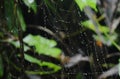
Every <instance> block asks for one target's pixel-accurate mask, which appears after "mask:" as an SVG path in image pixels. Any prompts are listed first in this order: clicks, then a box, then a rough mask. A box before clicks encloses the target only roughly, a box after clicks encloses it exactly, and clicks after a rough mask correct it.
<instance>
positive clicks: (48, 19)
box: [41, 2, 117, 79]
mask: <svg viewBox="0 0 120 79" xmlns="http://www.w3.org/2000/svg"><path fill="white" fill-rule="evenodd" d="M61 3H62V2H61ZM61 7H63V6H59V12H60V13H61V15H60V16H62V17H57V16H58V15H57V14H56V13H54V14H53V13H52V12H51V11H50V10H49V8H48V7H47V6H45V5H44V6H43V7H41V9H42V11H43V16H44V17H43V18H42V19H43V27H46V28H48V29H50V30H52V31H53V32H54V33H55V34H56V35H57V36H58V37H60V33H63V34H62V35H65V36H66V38H63V39H64V40H63V43H64V44H66V45H67V48H65V47H64V46H63V45H62V44H61V43H60V42H59V41H58V40H57V39H55V40H57V41H58V43H60V44H59V47H60V48H61V49H62V50H63V52H64V54H65V55H66V56H70V57H72V56H74V55H77V54H82V55H83V56H88V57H90V59H91V60H92V63H88V62H84V61H83V62H79V63H77V64H76V65H75V66H72V67H68V68H66V67H64V66H63V69H62V70H61V71H60V72H59V73H55V74H50V75H45V76H41V79H47V78H50V79H79V78H81V79H97V77H98V76H99V75H100V74H102V73H104V72H105V70H107V69H109V66H106V68H103V64H106V65H107V60H106V56H107V54H108V48H107V47H106V46H104V45H103V46H101V47H100V46H98V45H97V44H96V41H95V40H94V39H93V38H92V34H93V33H92V32H89V31H84V30H85V28H84V27H83V26H82V25H80V21H84V20H85V19H86V18H87V17H86V16H85V14H84V13H82V12H80V11H79V10H73V11H72V10H71V11H70V10H66V9H64V8H61ZM55 8H56V10H57V9H58V6H57V5H56V7H55ZM66 14H68V16H69V17H71V16H73V15H74V17H77V22H75V23H74V22H73V21H74V20H71V18H70V20H69V19H66V18H64V19H63V16H64V15H66ZM69 17H68V18H69ZM81 18H85V19H81ZM65 19H66V20H65ZM73 19H74V18H73ZM63 25H65V26H63ZM76 31H77V33H75V32H76ZM46 37H47V35H46ZM66 49H68V50H70V51H71V52H68V51H67V50H66ZM81 51H82V52H81ZM80 75H81V76H82V77H79V76H80ZM114 79H117V75H116V76H114Z"/></svg>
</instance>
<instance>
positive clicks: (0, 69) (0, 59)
mask: <svg viewBox="0 0 120 79" xmlns="http://www.w3.org/2000/svg"><path fill="white" fill-rule="evenodd" d="M3 69H4V68H3V62H2V57H1V55H0V77H2V76H3V71H4V70H3Z"/></svg>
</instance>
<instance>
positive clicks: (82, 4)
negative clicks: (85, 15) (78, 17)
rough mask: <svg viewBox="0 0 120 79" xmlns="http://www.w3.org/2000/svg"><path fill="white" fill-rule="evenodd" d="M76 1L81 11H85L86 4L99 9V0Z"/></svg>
mask: <svg viewBox="0 0 120 79" xmlns="http://www.w3.org/2000/svg"><path fill="white" fill-rule="evenodd" d="M75 2H76V3H77V5H78V6H79V8H80V10H81V11H83V9H84V8H85V7H86V6H89V7H91V8H92V9H94V10H95V11H97V8H96V2H97V0H75Z"/></svg>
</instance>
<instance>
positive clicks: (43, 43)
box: [23, 34, 61, 58]
mask: <svg viewBox="0 0 120 79" xmlns="http://www.w3.org/2000/svg"><path fill="white" fill-rule="evenodd" d="M23 41H24V42H25V43H27V44H28V45H29V46H34V47H35V51H36V52H37V53H39V54H44V55H48V56H52V57H55V58H56V57H58V56H59V55H60V54H61V50H60V49H59V48H55V46H56V45H57V43H56V42H55V41H54V40H49V39H46V38H44V37H42V36H39V35H36V36H33V35H31V34H29V35H28V36H26V37H25V38H24V39H23Z"/></svg>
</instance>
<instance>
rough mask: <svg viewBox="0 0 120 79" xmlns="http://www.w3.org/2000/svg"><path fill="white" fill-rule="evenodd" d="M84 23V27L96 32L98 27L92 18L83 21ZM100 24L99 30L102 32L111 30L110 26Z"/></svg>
mask: <svg viewBox="0 0 120 79" xmlns="http://www.w3.org/2000/svg"><path fill="white" fill-rule="evenodd" d="M82 25H83V26H84V27H86V28H88V29H90V30H92V31H94V32H96V28H95V26H94V25H93V23H92V22H91V21H90V20H88V21H84V22H82ZM98 25H99V27H98V29H99V31H100V32H101V33H108V32H109V28H108V27H106V26H102V25H100V24H98Z"/></svg>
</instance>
